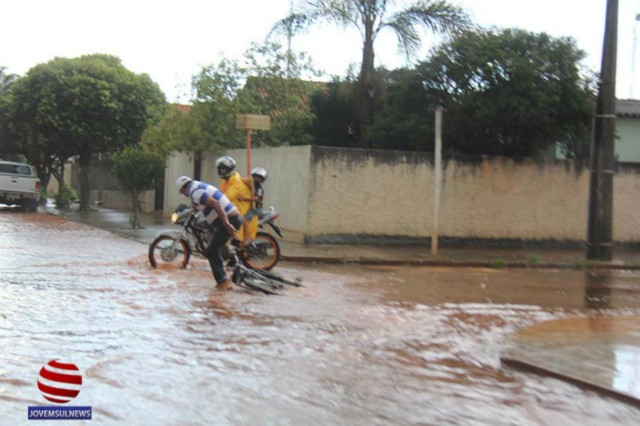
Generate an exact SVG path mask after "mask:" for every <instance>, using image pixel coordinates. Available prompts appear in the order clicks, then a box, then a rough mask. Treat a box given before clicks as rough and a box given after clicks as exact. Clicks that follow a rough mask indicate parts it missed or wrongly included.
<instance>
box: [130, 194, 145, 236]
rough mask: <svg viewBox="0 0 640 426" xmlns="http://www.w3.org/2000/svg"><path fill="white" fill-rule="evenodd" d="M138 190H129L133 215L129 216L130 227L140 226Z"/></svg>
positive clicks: (136, 227)
mask: <svg viewBox="0 0 640 426" xmlns="http://www.w3.org/2000/svg"><path fill="white" fill-rule="evenodd" d="M139 199H140V192H139V191H137V190H135V189H132V190H131V205H132V206H133V217H132V218H131V227H132V228H133V229H139V228H142V226H140V201H139Z"/></svg>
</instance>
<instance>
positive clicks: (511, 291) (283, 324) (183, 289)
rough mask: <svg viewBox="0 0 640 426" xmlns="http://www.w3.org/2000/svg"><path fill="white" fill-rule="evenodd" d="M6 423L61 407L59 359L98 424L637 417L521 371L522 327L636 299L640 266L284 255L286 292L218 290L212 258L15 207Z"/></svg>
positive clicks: (3, 397) (632, 420)
mask: <svg viewBox="0 0 640 426" xmlns="http://www.w3.org/2000/svg"><path fill="white" fill-rule="evenodd" d="M0 231H1V232H2V236H1V238H0V253H2V256H1V258H0V348H1V351H0V424H11V425H14V424H28V423H29V422H28V421H27V407H28V406H32V405H41V406H42V405H51V403H48V401H46V400H45V399H44V398H43V397H42V395H41V394H40V392H39V390H38V388H37V387H36V380H37V378H38V372H39V370H40V368H41V367H42V365H43V364H46V363H47V362H48V361H49V360H51V359H54V358H57V359H60V360H66V361H69V362H73V363H75V364H76V365H77V366H78V368H79V369H80V371H81V373H82V375H83V384H82V388H81V391H80V394H79V395H78V397H77V398H76V399H74V400H73V402H72V403H71V404H73V405H78V406H91V407H93V420H92V423H93V424H127V425H151V424H154V425H201V424H233V425H254V424H261V425H262V424H277V425H300V424H305V425H306V424H309V425H316V424H317V425H336V424H349V425H371V424H388V425H413V424H426V425H444V424H452V425H543V424H544V425H546V424H558V425H566V424H580V425H602V424H607V425H611V424H625V425H626V424H628V425H636V424H638V422H639V421H640V410H639V409H637V408H634V407H632V406H629V405H625V404H624V403H622V402H619V401H616V400H613V399H611V398H607V397H604V396H602V395H600V394H597V393H594V392H592V391H588V390H583V389H580V388H578V387H576V386H573V385H570V384H567V383H564V382H561V381H558V380H555V379H550V378H543V377H537V376H534V375H531V374H526V373H522V372H519V371H515V370H510V369H506V368H504V367H502V366H501V364H500V359H499V357H500V354H501V353H502V352H503V351H504V350H506V349H508V346H509V340H508V336H509V335H510V334H511V333H512V332H513V331H515V330H517V329H520V328H522V327H526V326H530V325H534V324H538V323H541V322H543V321H547V320H552V319H563V318H572V317H576V318H596V319H597V318H599V317H608V316H614V315H615V316H620V315H622V316H624V315H637V314H638V313H640V292H639V291H638V279H639V278H640V275H639V274H638V273H637V272H625V271H609V272H608V273H606V274H592V273H589V272H585V271H540V270H533V271H526V270H495V269H487V270H483V269H454V268H443V269H438V268H406V267H405V268H395V267H384V268H383V267H358V266H348V265H345V266H327V265H316V264H283V265H282V266H281V267H279V268H278V269H277V270H278V272H279V273H280V274H282V275H284V276H286V277H289V278H295V277H298V276H299V277H301V278H302V281H303V283H304V284H305V287H303V288H300V289H289V290H287V292H286V294H285V295H283V296H263V295H258V294H252V293H247V292H244V291H241V290H235V291H232V292H229V293H219V292H217V291H215V290H213V289H212V278H211V274H210V271H209V269H208V266H207V263H206V262H205V261H203V260H199V259H195V260H194V263H193V265H192V266H191V267H190V269H189V270H154V269H152V268H151V267H150V266H149V265H148V264H147V260H146V249H147V247H146V246H144V245H142V244H140V243H138V242H135V241H130V240H126V239H122V238H120V237H117V236H114V235H112V234H110V233H107V232H104V231H101V230H97V229H95V228H91V227H88V226H85V225H81V224H76V223H71V222H67V221H66V220H64V219H61V218H59V217H55V216H50V215H47V214H44V213H38V214H22V213H9V212H0Z"/></svg>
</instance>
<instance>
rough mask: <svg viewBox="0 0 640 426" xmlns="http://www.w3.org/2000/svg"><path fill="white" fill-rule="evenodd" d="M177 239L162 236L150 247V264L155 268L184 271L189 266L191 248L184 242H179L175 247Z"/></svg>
mask: <svg viewBox="0 0 640 426" xmlns="http://www.w3.org/2000/svg"><path fill="white" fill-rule="evenodd" d="M175 241H176V239H175V238H173V237H170V236H168V235H160V236H159V237H158V238H156V239H155V240H153V242H152V243H151V245H150V246H149V263H150V264H151V266H153V267H154V268H161V269H172V268H180V269H184V268H186V267H187V265H188V264H189V258H190V257H191V247H189V244H187V242H186V241H184V240H182V239H181V240H178V242H177V243H176V244H175V246H174V244H173V243H174V242H175Z"/></svg>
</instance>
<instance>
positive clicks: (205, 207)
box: [176, 176, 242, 290]
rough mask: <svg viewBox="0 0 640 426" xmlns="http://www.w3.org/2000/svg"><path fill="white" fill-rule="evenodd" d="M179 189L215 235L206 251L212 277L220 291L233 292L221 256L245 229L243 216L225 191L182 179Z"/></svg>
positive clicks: (188, 179)
mask: <svg viewBox="0 0 640 426" xmlns="http://www.w3.org/2000/svg"><path fill="white" fill-rule="evenodd" d="M176 189H177V190H178V192H179V193H180V194H182V195H184V196H185V197H188V198H189V199H190V200H191V203H192V206H193V208H194V209H196V210H199V211H201V212H202V213H203V214H204V216H205V218H206V219H207V222H208V223H209V227H210V228H211V233H212V235H213V237H212V238H211V242H210V243H209V246H208V247H207V259H208V260H209V264H210V265H211V271H212V272H213V277H214V278H215V280H216V285H217V288H219V289H221V290H229V289H231V281H230V280H229V277H228V276H227V273H226V272H225V270H224V260H223V257H222V253H223V250H224V249H225V245H226V244H227V243H228V242H229V240H230V239H231V238H237V237H238V230H239V229H240V227H241V226H242V216H241V215H240V212H239V211H238V209H237V208H236V206H234V205H233V203H232V202H231V201H230V200H229V198H228V197H226V196H225V195H224V194H223V193H222V191H220V190H219V189H218V188H216V187H215V186H213V185H209V184H207V183H205V182H200V181H197V180H193V179H191V178H190V177H188V176H180V177H179V178H178V179H176Z"/></svg>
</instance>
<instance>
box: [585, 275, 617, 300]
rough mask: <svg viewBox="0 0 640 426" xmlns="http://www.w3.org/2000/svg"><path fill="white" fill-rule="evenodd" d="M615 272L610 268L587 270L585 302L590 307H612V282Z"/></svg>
mask: <svg viewBox="0 0 640 426" xmlns="http://www.w3.org/2000/svg"><path fill="white" fill-rule="evenodd" d="M612 281H613V273H612V271H610V270H597V271H586V272H585V286H584V302H585V307H587V308H590V309H607V308H610V307H611V284H612Z"/></svg>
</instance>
